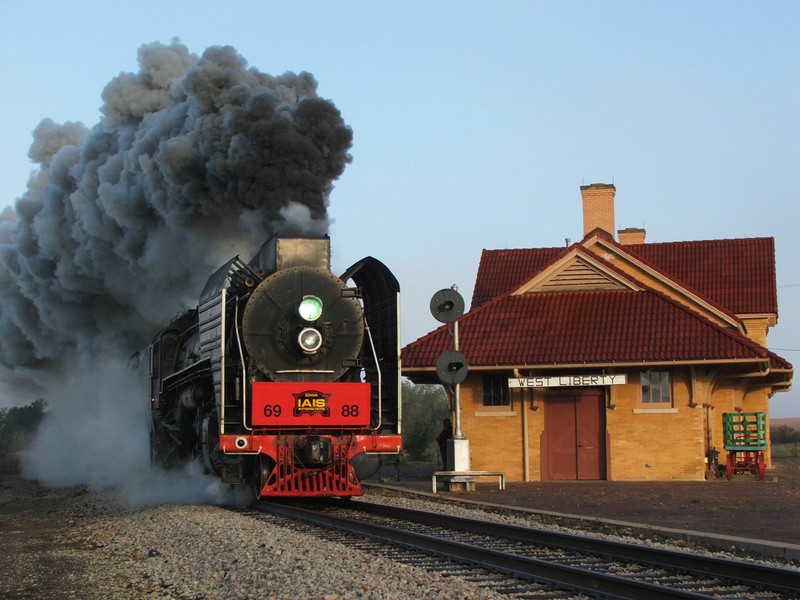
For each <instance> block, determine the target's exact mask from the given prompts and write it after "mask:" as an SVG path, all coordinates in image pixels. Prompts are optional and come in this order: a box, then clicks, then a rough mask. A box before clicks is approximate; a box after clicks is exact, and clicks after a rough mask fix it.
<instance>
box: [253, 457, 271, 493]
mask: <svg viewBox="0 0 800 600" xmlns="http://www.w3.org/2000/svg"><path fill="white" fill-rule="evenodd" d="M274 468H275V461H274V460H272V459H271V458H270V457H269V456H265V455H264V454H259V455H258V456H257V457H256V458H255V459H254V460H253V484H252V488H253V493H254V494H255V496H256V500H260V499H261V490H262V489H264V485H266V483H267V480H268V479H269V476H270V474H271V473H272V470H273V469H274Z"/></svg>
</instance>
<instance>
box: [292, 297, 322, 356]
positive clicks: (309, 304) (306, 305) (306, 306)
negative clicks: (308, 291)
mask: <svg viewBox="0 0 800 600" xmlns="http://www.w3.org/2000/svg"><path fill="white" fill-rule="evenodd" d="M297 312H298V314H299V315H300V317H301V318H302V319H303V320H304V321H308V322H309V323H313V322H314V321H316V320H317V319H319V318H320V317H321V316H322V300H320V299H319V298H317V297H316V296H303V299H302V300H301V301H300V306H298V307H297ZM301 345H302V344H301Z"/></svg>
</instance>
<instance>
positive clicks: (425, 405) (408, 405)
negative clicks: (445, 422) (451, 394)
mask: <svg viewBox="0 0 800 600" xmlns="http://www.w3.org/2000/svg"><path fill="white" fill-rule="evenodd" d="M449 416H450V411H449V409H448V404H447V395H446V394H445V392H444V389H442V387H441V386H439V385H422V384H418V385H414V384H412V383H409V382H407V381H404V382H403V449H404V451H405V453H406V455H407V456H408V458H409V459H411V460H416V461H435V460H439V447H438V446H437V445H436V436H437V435H439V432H440V431H441V429H442V419H446V418H448V417H449Z"/></svg>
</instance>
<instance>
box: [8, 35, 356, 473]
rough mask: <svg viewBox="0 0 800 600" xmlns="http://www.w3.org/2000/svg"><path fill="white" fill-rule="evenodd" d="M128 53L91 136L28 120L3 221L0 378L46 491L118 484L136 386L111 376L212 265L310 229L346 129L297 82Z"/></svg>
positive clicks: (149, 48)
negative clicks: (30, 412) (28, 434)
mask: <svg viewBox="0 0 800 600" xmlns="http://www.w3.org/2000/svg"><path fill="white" fill-rule="evenodd" d="M138 58H139V65H140V70H139V72H138V73H135V74H134V73H123V74H120V75H119V76H118V77H116V78H114V79H113V80H112V81H111V82H110V83H109V84H108V85H107V86H106V88H105V89H104V90H103V95H102V97H103V106H102V109H101V110H102V117H101V118H100V120H99V122H98V123H97V124H96V125H95V126H94V127H93V128H92V129H90V130H87V129H86V128H85V127H84V126H83V125H82V124H80V123H64V124H61V125H58V124H56V123H53V122H52V121H51V120H49V119H45V120H44V121H42V123H40V124H39V126H38V127H37V128H36V130H35V131H34V141H33V144H32V147H31V150H30V157H31V159H32V160H33V161H35V162H36V163H37V165H38V170H37V171H36V172H34V173H33V174H32V176H31V179H30V181H29V184H28V189H27V191H26V192H25V193H24V194H23V196H22V197H21V198H19V199H18V200H17V202H16V206H15V210H13V211H12V210H11V209H9V208H6V209H5V210H4V211H3V213H2V215H1V216H0V379H1V380H2V381H3V382H4V383H5V388H6V389H5V390H3V393H4V394H5V395H7V396H8V395H11V394H16V395H18V397H21V396H20V394H24V393H29V394H32V393H34V392H35V393H37V394H39V395H43V396H44V397H46V398H47V400H48V401H49V403H50V405H51V410H50V413H51V415H50V418H49V419H47V420H46V422H45V425H44V426H43V428H42V430H41V432H40V434H39V436H38V438H37V442H36V444H35V446H34V448H33V453H32V459H31V462H30V464H29V467H28V472H29V474H30V475H32V476H35V477H37V478H40V479H43V480H44V481H45V482H49V483H63V484H66V483H86V482H88V483H94V482H97V483H112V482H115V480H119V479H120V477H119V474H120V473H125V475H124V476H123V478H124V479H130V477H131V472H132V469H133V467H132V466H131V464H132V462H135V461H138V460H139V458H140V456H141V455H142V454H144V456H145V459H146V436H147V426H146V394H147V391H146V390H143V389H142V386H141V382H140V381H134V380H132V375H131V372H130V371H128V370H125V369H121V368H120V365H124V364H125V363H126V362H127V361H128V358H129V357H130V355H131V353H132V352H133V351H135V350H137V349H141V348H143V347H144V346H145V345H146V344H147V342H148V340H149V339H150V337H151V336H152V334H153V333H154V332H155V331H156V330H157V329H158V328H160V327H161V326H163V325H164V324H165V323H166V321H167V320H168V319H169V318H170V317H171V316H173V315H175V314H177V313H178V312H179V311H180V310H182V309H183V308H186V307H188V306H191V305H192V303H193V302H194V303H196V301H197V295H198V293H199V291H200V290H201V289H202V286H203V284H204V283H205V280H206V279H207V278H208V276H209V274H210V273H211V272H212V271H213V270H215V269H216V268H217V267H218V266H219V265H220V264H221V263H222V262H223V261H224V260H226V259H227V258H230V257H231V256H233V255H235V254H242V256H243V257H244V258H249V257H250V255H251V254H252V253H253V252H254V251H255V250H256V249H257V248H258V247H259V246H260V245H261V243H262V242H263V241H264V240H265V239H266V238H267V237H268V236H269V235H271V234H272V233H276V232H281V233H300V232H308V233H323V232H325V231H326V230H327V225H328V219H327V205H328V197H329V194H330V192H331V189H332V182H333V181H334V180H335V179H336V178H338V177H339V176H340V175H341V174H342V172H343V171H344V168H345V166H346V165H347V163H348V162H349V161H350V155H349V154H348V150H349V148H350V146H351V143H352V131H351V130H350V129H349V128H348V127H347V126H346V125H345V123H344V121H343V120H342V117H341V115H340V113H339V111H338V110H337V109H336V107H335V106H334V105H333V104H332V103H331V102H330V101H327V100H324V99H321V98H319V97H318V96H317V95H316V86H317V84H316V81H315V80H314V78H313V76H312V75H310V74H308V73H300V74H294V73H286V74H284V75H281V76H277V77H273V76H270V75H266V74H264V73H261V72H259V71H258V70H256V69H254V68H248V67H247V63H246V61H245V60H244V59H243V58H242V57H241V56H240V55H239V54H238V53H237V52H236V51H235V50H234V49H233V48H230V47H213V48H209V49H208V50H206V51H205V52H204V54H203V55H202V56H201V57H200V58H198V57H197V56H195V55H193V54H191V53H190V52H189V51H188V50H187V48H186V47H185V46H183V45H182V44H180V43H179V42H178V41H177V40H175V41H173V42H172V43H171V44H170V45H163V44H158V43H155V44H150V45H146V46H143V47H142V48H141V49H140V50H139V57H138ZM142 372H144V373H145V374H146V365H145V366H144V368H142V369H139V376H141V375H142ZM134 390H135V391H134ZM141 415H144V416H142V418H141V419H140V416H141ZM140 432H141V434H140ZM109 453H110V454H109ZM112 457H113V460H112ZM126 471H127V472H126Z"/></svg>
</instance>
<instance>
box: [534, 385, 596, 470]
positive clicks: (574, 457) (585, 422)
mask: <svg viewBox="0 0 800 600" xmlns="http://www.w3.org/2000/svg"><path fill="white" fill-rule="evenodd" d="M544 406H545V425H544V435H545V444H544V450H545V452H544V455H543V456H542V460H543V461H545V464H544V465H542V466H543V469H542V471H543V474H544V476H545V478H546V479H605V477H606V449H605V422H604V417H605V410H604V407H603V402H602V392H601V391H599V390H587V391H577V392H568V393H565V392H557V393H551V394H548V395H547V397H546V398H545V402H544Z"/></svg>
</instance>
